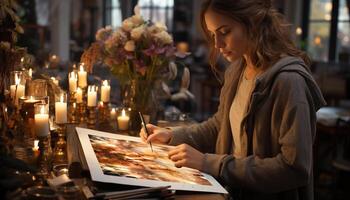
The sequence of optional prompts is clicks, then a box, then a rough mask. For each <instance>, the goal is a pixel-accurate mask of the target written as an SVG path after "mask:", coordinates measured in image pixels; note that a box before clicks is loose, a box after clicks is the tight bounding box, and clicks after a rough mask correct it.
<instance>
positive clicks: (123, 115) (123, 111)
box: [122, 109, 126, 117]
mask: <svg viewBox="0 0 350 200" xmlns="http://www.w3.org/2000/svg"><path fill="white" fill-rule="evenodd" d="M125 116H126V114H125V109H123V110H122V117H125Z"/></svg>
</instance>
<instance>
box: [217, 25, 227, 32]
mask: <svg viewBox="0 0 350 200" xmlns="http://www.w3.org/2000/svg"><path fill="white" fill-rule="evenodd" d="M225 27H227V25H221V26H220V27H219V28H217V29H215V31H219V30H220V29H222V28H225Z"/></svg>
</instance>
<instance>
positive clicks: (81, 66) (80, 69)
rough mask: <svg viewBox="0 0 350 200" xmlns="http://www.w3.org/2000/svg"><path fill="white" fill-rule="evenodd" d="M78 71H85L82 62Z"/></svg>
mask: <svg viewBox="0 0 350 200" xmlns="http://www.w3.org/2000/svg"><path fill="white" fill-rule="evenodd" d="M79 71H81V72H84V71H85V70H84V63H82V64H81V65H80V67H79Z"/></svg>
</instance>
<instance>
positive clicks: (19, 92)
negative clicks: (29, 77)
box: [10, 71, 26, 105]
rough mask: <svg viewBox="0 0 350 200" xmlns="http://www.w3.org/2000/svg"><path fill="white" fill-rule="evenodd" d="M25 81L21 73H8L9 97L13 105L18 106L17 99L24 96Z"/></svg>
mask: <svg viewBox="0 0 350 200" xmlns="http://www.w3.org/2000/svg"><path fill="white" fill-rule="evenodd" d="M25 84H26V79H25V76H24V74H23V72H21V71H12V72H11V73H10V96H11V98H12V99H13V101H14V104H15V105H18V99H19V98H20V97H22V96H24V95H25Z"/></svg>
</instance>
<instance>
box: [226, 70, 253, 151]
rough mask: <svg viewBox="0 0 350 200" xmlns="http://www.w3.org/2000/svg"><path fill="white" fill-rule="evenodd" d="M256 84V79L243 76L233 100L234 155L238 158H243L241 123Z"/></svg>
mask: <svg viewBox="0 0 350 200" xmlns="http://www.w3.org/2000/svg"><path fill="white" fill-rule="evenodd" d="M254 83H255V78H253V79H250V80H247V79H246V78H245V77H244V75H242V77H241V80H240V83H239V85H238V89H237V93H236V95H235V97H234V99H233V102H232V105H231V107H230V113H229V115H230V125H231V131H232V136H233V142H234V146H235V147H234V149H233V155H234V157H236V158H242V157H243V155H242V147H241V139H242V135H241V131H240V130H241V128H242V127H241V122H242V119H243V117H244V114H245V113H246V112H247V107H248V103H249V100H250V96H251V93H252V89H253V86H254Z"/></svg>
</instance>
